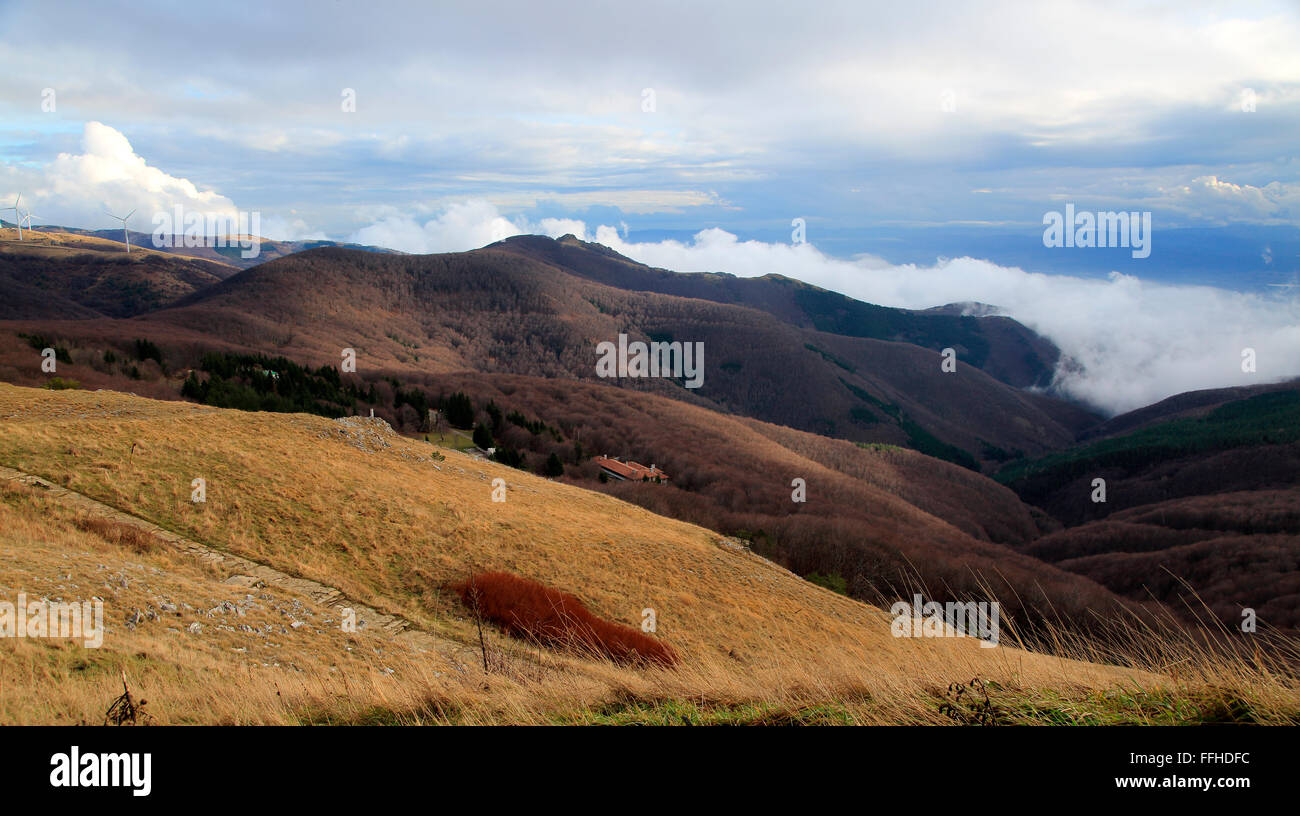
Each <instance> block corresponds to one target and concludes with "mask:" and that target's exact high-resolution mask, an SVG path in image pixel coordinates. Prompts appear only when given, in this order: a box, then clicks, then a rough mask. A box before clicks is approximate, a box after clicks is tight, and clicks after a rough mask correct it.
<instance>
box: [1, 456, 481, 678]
mask: <svg viewBox="0 0 1300 816" xmlns="http://www.w3.org/2000/svg"><path fill="white" fill-rule="evenodd" d="M0 481H9V482H16V483H18V484H23V485H27V486H29V487H34V488H37V489H40V490H42V491H44V495H46V496H47V497H49V498H50V499H51V500H52V501H57V502H59V503H61V504H63V505H66V506H68V507H72V508H74V509H76V510H80V511H82V512H85V513H87V514H89V515H92V516H96V517H100V518H105V519H110V520H112V521H116V522H120V523H122V524H129V525H131V526H132V527H136V528H138V529H141V530H144V531H146V532H149V533H151V534H153V535H154V536H155V537H156V538H158V539H159V540H160V541H162V542H164V543H166V544H168V545H169V546H172V547H175V548H176V549H177V550H180V551H181V552H183V553H185V554H186V555H189V556H191V557H193V558H197V559H199V560H201V561H206V562H209V563H213V564H220V565H222V566H223V567H225V568H227V569H229V570H231V571H232V573H233V575H232V577H235V576H249V577H251V578H256V579H257V580H260V581H261V582H262V583H264V584H267V585H273V586H276V587H280V588H282V589H286V590H290V591H292V592H296V593H299V594H301V595H305V596H307V597H308V598H311V599H312V600H313V601H315V602H316V603H318V604H320V605H321V606H326V607H330V608H332V609H335V610H342V609H352V610H353V611H354V612H356V619H357V629H358V631H364V632H366V633H370V634H375V633H377V632H382V633H383V634H385V635H387V636H388V637H389V638H391V639H393V640H395V641H398V642H400V643H403V644H405V645H407V646H408V647H410V648H412V649H414V650H418V651H431V652H438V653H439V654H441V655H443V656H444V657H446V658H448V659H449V660H453V661H455V662H459V663H468V664H470V665H473V664H474V663H475V662H476V661H477V660H478V653H477V651H476V650H474V649H471V648H470V647H468V646H466V645H464V644H462V643H458V642H456V641H454V640H450V639H447V638H443V637H439V636H437V635H434V634H431V633H429V632H426V631H424V630H423V629H418V628H416V627H415V625H414V624H413V623H411V622H410V621H409V620H406V619H405V618H402V617H398V616H396V615H388V614H385V613H383V612H380V611H379V610H377V609H374V608H372V607H369V606H366V605H365V604H362V603H358V602H356V601H353V600H350V599H349V598H347V597H346V596H345V595H344V594H343V593H342V592H340V591H339V590H338V589H335V588H334V587H331V586H327V585H325V584H322V583H319V582H317V581H312V580H310V579H308V578H298V577H295V576H292V575H289V574H288V573H285V572H281V571H280V570H277V569H275V568H274V567H269V566H267V565H266V564H261V563H259V562H257V561H252V560H250V559H248V558H244V557H242V556H238V555H233V554H231V553H227V552H222V551H220V550H217V549H214V548H212V547H209V546H207V545H206V544H201V543H199V542H197V541H194V540H193V539H190V538H186V537H185V536H182V535H178V534H176V533H173V532H172V531H170V530H167V529H164V528H162V527H159V526H158V525H157V524H154V523H153V522H151V521H148V520H146V519H142V518H140V517H138V516H133V515H131V514H129V513H124V512H122V511H121V510H118V509H116V508H114V507H111V506H109V505H107V504H104V503H103V502H101V501H97V500H95V499H92V498H90V497H89V496H86V495H84V494H81V493H78V492H76V491H74V490H68V489H67V488H65V487H60V486H59V485H56V484H54V483H52V482H49V481H47V480H45V479H42V478H41V477H39V476H33V475H31V474H29V473H23V472H22V471H20V470H14V469H13V468H9V467H5V466H3V465H0ZM228 580H229V579H228Z"/></svg>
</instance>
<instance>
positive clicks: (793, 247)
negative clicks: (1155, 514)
mask: <svg viewBox="0 0 1300 816" xmlns="http://www.w3.org/2000/svg"><path fill="white" fill-rule="evenodd" d="M0 64H2V65H4V66H5V70H4V71H3V72H0V112H2V113H3V116H2V117H0V206H7V205H9V204H10V203H12V201H13V199H14V197H15V196H17V195H18V194H19V193H21V194H22V195H23V200H22V206H23V207H24V208H27V209H29V210H30V211H31V212H33V213H34V221H35V222H36V223H38V224H39V223H56V224H65V225H70V226H80V227H86V228H96V229H102V228H109V227H113V226H115V225H117V222H116V221H114V220H113V219H112V218H111V217H109V215H107V214H105V211H110V212H113V213H116V214H125V213H126V212H128V211H130V210H136V213H137V214H136V215H135V216H134V217H133V221H132V222H131V226H132V227H133V228H134V229H138V230H141V231H145V232H148V231H151V229H152V225H151V218H152V217H153V216H154V214H156V213H160V212H169V211H172V210H173V208H174V207H175V206H177V205H180V206H182V207H184V208H185V209H186V210H187V211H203V212H224V213H236V212H256V213H258V214H259V216H260V223H261V232H262V233H263V234H264V235H266V236H267V237H271V238H278V239H305V238H330V239H335V240H348V241H355V242H361V243H369V244H376V245H381V246H387V247H390V248H394V249H400V250H403V251H408V252H442V251H459V250H466V249H472V248H475V247H478V246H482V245H484V244H487V243H490V242H491V241H494V240H499V239H500V238H503V237H506V236H507V235H511V234H516V233H521V232H536V233H542V234H550V235H554V236H558V235H562V234H564V233H574V234H576V235H579V236H580V237H584V238H586V239H588V240H598V241H600V242H601V243H605V244H607V245H609V246H611V247H613V248H614V249H617V250H618V251H620V252H624V253H625V254H628V255H630V256H631V257H634V258H636V259H638V260H642V261H645V262H647V263H652V264H655V265H660V266H665V267H668V268H672V269H675V270H678V271H720V272H728V273H731V274H735V275H741V276H749V275H761V274H768V273H777V274H785V275H789V276H791V277H796V278H800V279H803V280H807V281H809V282H811V283H815V284H817V285H821V286H825V287H827V288H831V289H835V290H837V291H841V292H844V293H846V294H849V295H852V296H854V297H859V298H862V299H866V300H870V301H872V302H877V303H882V304H885V305H891V306H903V307H909V308H926V307H929V306H936V305H941V304H944V303H949V302H957V301H967V300H970V301H979V302H983V303H989V304H993V305H996V306H998V307H1000V308H1001V309H1003V310H1004V311H1005V312H1006V313H1008V314H1010V315H1012V316H1013V317H1016V318H1017V319H1020V320H1022V321H1024V322H1025V323H1027V324H1028V325H1030V326H1031V327H1033V328H1035V329H1037V330H1039V331H1041V332H1043V333H1044V334H1045V335H1047V336H1048V337H1050V338H1051V339H1053V340H1054V341H1055V342H1057V344H1058V345H1060V346H1061V348H1062V349H1063V351H1064V352H1065V353H1066V354H1067V356H1068V357H1069V359H1070V364H1069V365H1068V366H1065V367H1063V368H1062V371H1061V372H1060V377H1059V380H1058V383H1057V387H1058V388H1060V389H1061V390H1062V391H1063V392H1065V393H1067V394H1068V395H1070V396H1074V397H1077V398H1080V399H1084V400H1087V401H1089V402H1091V403H1092V404H1094V405H1097V406H1098V407H1101V408H1103V409H1104V410H1107V411H1109V412H1114V411H1121V410H1127V409H1130V408H1134V407H1139V406H1140V405H1143V404H1146V403H1148V402H1151V401H1153V400H1156V399H1160V398H1162V397H1164V396H1169V395H1171V394H1173V393H1177V392H1179V391H1183V390H1188V389H1191V388H1203V387H1212V386H1218V385H1232V384H1248V383H1252V382H1261V381H1270V380H1274V379H1277V378H1280V377H1285V376H1296V375H1300V316H1298V315H1300V307H1297V292H1300V289H1297V287H1295V286H1294V285H1293V284H1295V283H1297V275H1298V274H1300V156H1298V155H1297V154H1298V151H1300V4H1297V3H1296V2H1259V3H1256V2H1234V3H1202V2H1197V1H1196V0H1181V1H1180V2H1170V3H1164V2H1128V3H1106V2H1100V3H1098V2H1089V3H1074V2H1043V3H1032V4H1031V3H1002V2H996V0H994V1H993V2H979V3H945V2H936V3H925V4H899V3H874V2H862V0H854V1H852V2H811V3H803V4H797V3H789V2H784V1H782V2H766V1H765V0H747V2H727V1H725V0H724V1H722V2H709V3H690V2H638V3H574V2H549V3H534V2H513V1H512V0H498V2H495V3H491V4H483V3H437V2H434V3H429V2H418V3H391V2H382V1H379V2H376V0H367V2H364V3H357V2H351V0H338V1H337V2H311V3H292V2H284V3H275V4H269V3H265V2H256V3H242V2H233V1H232V2H225V3H222V4H220V6H218V7H213V8H212V9H204V8H202V7H196V6H194V5H193V4H180V3H157V2H148V1H147V0H146V1H141V2H135V3H132V4H131V5H130V6H128V7H125V9H124V10H120V11H110V10H107V9H105V8H103V7H101V6H99V5H92V4H88V3H65V2H59V1H58V0H43V1H42V2H15V1H14V0H8V1H4V0H0ZM1067 205H1070V206H1072V207H1073V208H1074V209H1075V210H1077V211H1080V212H1082V211H1089V212H1101V211H1123V212H1135V213H1149V214H1150V218H1151V225H1152V226H1151V232H1150V253H1149V255H1147V256H1145V257H1134V253H1132V252H1130V250H1129V248H1126V247H1109V248H1101V247H1077V246H1075V247H1064V246H1061V247H1049V246H1045V245H1044V240H1043V234H1044V218H1045V217H1046V216H1047V215H1048V214H1049V213H1052V212H1064V211H1065V208H1066V207H1067ZM6 215H7V216H10V218H9V219H8V220H12V218H11V216H12V212H10V213H7V214H6V213H3V211H0V217H5V216H6ZM796 220H798V221H796ZM799 225H801V226H799ZM797 238H801V239H802V240H803V242H799V241H797V240H796V239H797ZM1245 348H1253V349H1255V351H1256V359H1257V370H1256V371H1255V372H1245V371H1242V370H1241V352H1242V350H1243V349H1245Z"/></svg>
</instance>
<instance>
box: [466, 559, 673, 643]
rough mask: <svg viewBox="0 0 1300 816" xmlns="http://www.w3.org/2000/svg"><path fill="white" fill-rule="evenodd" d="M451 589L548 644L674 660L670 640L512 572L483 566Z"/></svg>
mask: <svg viewBox="0 0 1300 816" xmlns="http://www.w3.org/2000/svg"><path fill="white" fill-rule="evenodd" d="M452 589H453V590H454V591H455V592H457V593H458V594H459V595H460V599H461V601H462V602H463V603H464V604H465V605H466V606H467V607H469V608H470V610H471V611H475V612H477V613H478V614H479V615H480V616H481V617H482V618H483V619H484V620H488V621H491V622H493V623H495V624H497V625H498V626H500V627H501V628H503V629H505V630H506V632H507V633H509V634H511V635H513V636H515V637H518V638H524V639H526V640H531V641H535V642H537V643H541V644H543V645H546V646H551V647H558V648H565V649H577V650H579V651H587V652H595V653H598V654H602V655H606V656H608V657H610V658H611V659H613V660H615V661H616V662H619V663H634V664H651V663H654V664H659V665H663V666H671V665H673V664H675V663H676V662H677V659H678V658H677V653H676V651H674V650H673V648H672V647H671V646H668V645H667V644H665V643H661V642H660V641H658V640H656V639H655V638H653V637H650V636H649V635H646V634H643V633H642V632H639V631H637V630H636V629H633V628H632V627H630V626H624V625H622V624H620V623H614V622H612V621H607V620H603V619H601V618H599V617H597V616H595V615H593V614H592V613H591V611H590V610H589V609H587V607H586V605H585V604H584V603H583V602H582V601H581V600H579V599H578V598H576V597H574V596H572V595H570V594H568V593H567V592H560V591H559V590H556V589H551V588H550V587H548V586H546V585H545V584H540V583H538V582H537V581H533V580H530V579H528V578H522V577H520V576H518V575H511V574H510V573H508V572H482V573H478V574H477V575H472V576H470V578H469V579H468V580H466V581H462V582H460V583H458V584H454V585H453V586H452Z"/></svg>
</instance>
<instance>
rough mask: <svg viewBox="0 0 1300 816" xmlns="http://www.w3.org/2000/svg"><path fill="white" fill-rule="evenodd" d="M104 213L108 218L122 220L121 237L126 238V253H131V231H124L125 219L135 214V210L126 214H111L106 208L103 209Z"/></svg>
mask: <svg viewBox="0 0 1300 816" xmlns="http://www.w3.org/2000/svg"><path fill="white" fill-rule="evenodd" d="M104 214H105V215H107V216H108V217H109V218H116V219H117V220H118V221H121V222H122V237H124V238H126V254H128V255H130V254H131V233H129V232H127V231H126V219H128V218H130V217H131V216H133V215H135V210H131V212H129V213H127V214H126V215H113V214H112V213H111V212H109V211H108V210H104Z"/></svg>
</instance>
